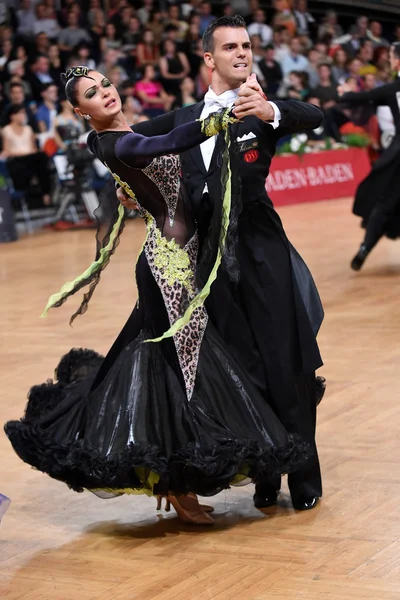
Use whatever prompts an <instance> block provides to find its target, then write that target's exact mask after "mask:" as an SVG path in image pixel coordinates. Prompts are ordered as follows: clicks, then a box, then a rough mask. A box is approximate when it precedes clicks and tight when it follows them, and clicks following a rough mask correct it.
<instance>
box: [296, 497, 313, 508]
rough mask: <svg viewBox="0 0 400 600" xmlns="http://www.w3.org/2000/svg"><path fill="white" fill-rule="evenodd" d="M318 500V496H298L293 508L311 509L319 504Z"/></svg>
mask: <svg viewBox="0 0 400 600" xmlns="http://www.w3.org/2000/svg"><path fill="white" fill-rule="evenodd" d="M318 502H319V497H318V496H310V497H305V496H304V497H303V498H298V499H297V500H296V502H293V508H294V509H295V510H311V509H312V508H315V507H316V506H317V504H318Z"/></svg>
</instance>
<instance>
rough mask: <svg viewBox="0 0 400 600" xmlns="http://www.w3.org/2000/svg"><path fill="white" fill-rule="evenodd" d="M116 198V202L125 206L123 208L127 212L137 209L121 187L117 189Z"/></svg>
mask: <svg viewBox="0 0 400 600" xmlns="http://www.w3.org/2000/svg"><path fill="white" fill-rule="evenodd" d="M117 198H118V201H119V202H120V203H121V204H122V206H125V208H127V209H128V210H137V209H138V206H137V204H136V202H135V201H134V200H132V198H130V197H129V196H128V194H127V193H126V192H125V191H124V190H123V189H122V188H121V187H119V188H118V189H117Z"/></svg>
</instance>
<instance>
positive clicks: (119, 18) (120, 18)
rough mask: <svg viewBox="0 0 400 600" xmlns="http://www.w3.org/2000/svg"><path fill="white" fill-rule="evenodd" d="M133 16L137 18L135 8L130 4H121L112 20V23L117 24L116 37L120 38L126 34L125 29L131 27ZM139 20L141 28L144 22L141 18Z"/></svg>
mask: <svg viewBox="0 0 400 600" xmlns="http://www.w3.org/2000/svg"><path fill="white" fill-rule="evenodd" d="M133 18H137V16H136V12H135V10H134V8H133V7H132V6H130V5H129V4H121V5H120V8H119V10H118V12H117V14H116V15H114V17H113V18H112V20H111V23H112V24H113V25H114V26H115V29H116V32H117V36H116V39H120V38H121V37H122V36H123V35H124V33H125V31H127V30H128V29H129V24H130V22H131V19H133ZM137 19H138V18H137ZM138 21H139V28H140V30H141V28H142V24H141V22H140V20H139V19H138Z"/></svg>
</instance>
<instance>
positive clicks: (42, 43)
mask: <svg viewBox="0 0 400 600" xmlns="http://www.w3.org/2000/svg"><path fill="white" fill-rule="evenodd" d="M50 46H51V41H50V39H49V37H48V36H47V34H46V33H44V32H43V31H41V32H40V33H38V34H37V35H36V36H35V48H34V53H35V55H36V54H43V55H44V56H46V55H47V54H48V51H49V48H50Z"/></svg>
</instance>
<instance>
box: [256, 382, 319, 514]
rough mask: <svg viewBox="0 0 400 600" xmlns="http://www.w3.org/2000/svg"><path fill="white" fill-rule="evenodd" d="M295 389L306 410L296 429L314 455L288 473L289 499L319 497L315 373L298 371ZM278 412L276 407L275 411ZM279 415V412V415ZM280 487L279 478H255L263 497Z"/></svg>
mask: <svg viewBox="0 0 400 600" xmlns="http://www.w3.org/2000/svg"><path fill="white" fill-rule="evenodd" d="M296 390H297V394H298V396H299V398H301V403H302V406H303V408H304V409H305V410H306V412H307V414H305V415H304V419H302V420H301V422H300V423H299V422H298V423H297V431H298V433H299V434H300V435H301V437H302V439H303V440H304V441H307V442H308V443H309V444H310V448H311V450H312V451H313V455H312V456H311V457H310V458H309V459H308V460H307V461H306V462H305V463H304V464H303V465H302V466H301V467H300V469H298V470H297V471H295V472H293V473H289V475H288V485H289V490H290V495H291V497H292V501H293V502H296V501H298V500H300V499H301V498H302V497H307V498H310V497H313V496H317V497H319V498H320V497H321V496H322V479H321V469H320V465H319V459H318V452H317V447H316V444H315V428H316V418H317V406H316V389H315V374H314V373H311V374H309V375H299V376H297V378H296ZM277 412H278V413H279V410H278V411H277ZM278 416H279V415H278ZM280 488H281V478H280V477H275V478H272V479H263V480H259V481H257V482H256V492H257V493H258V494H261V495H263V496H265V497H271V496H274V495H275V494H276V493H277V492H278V491H279V490H280Z"/></svg>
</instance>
